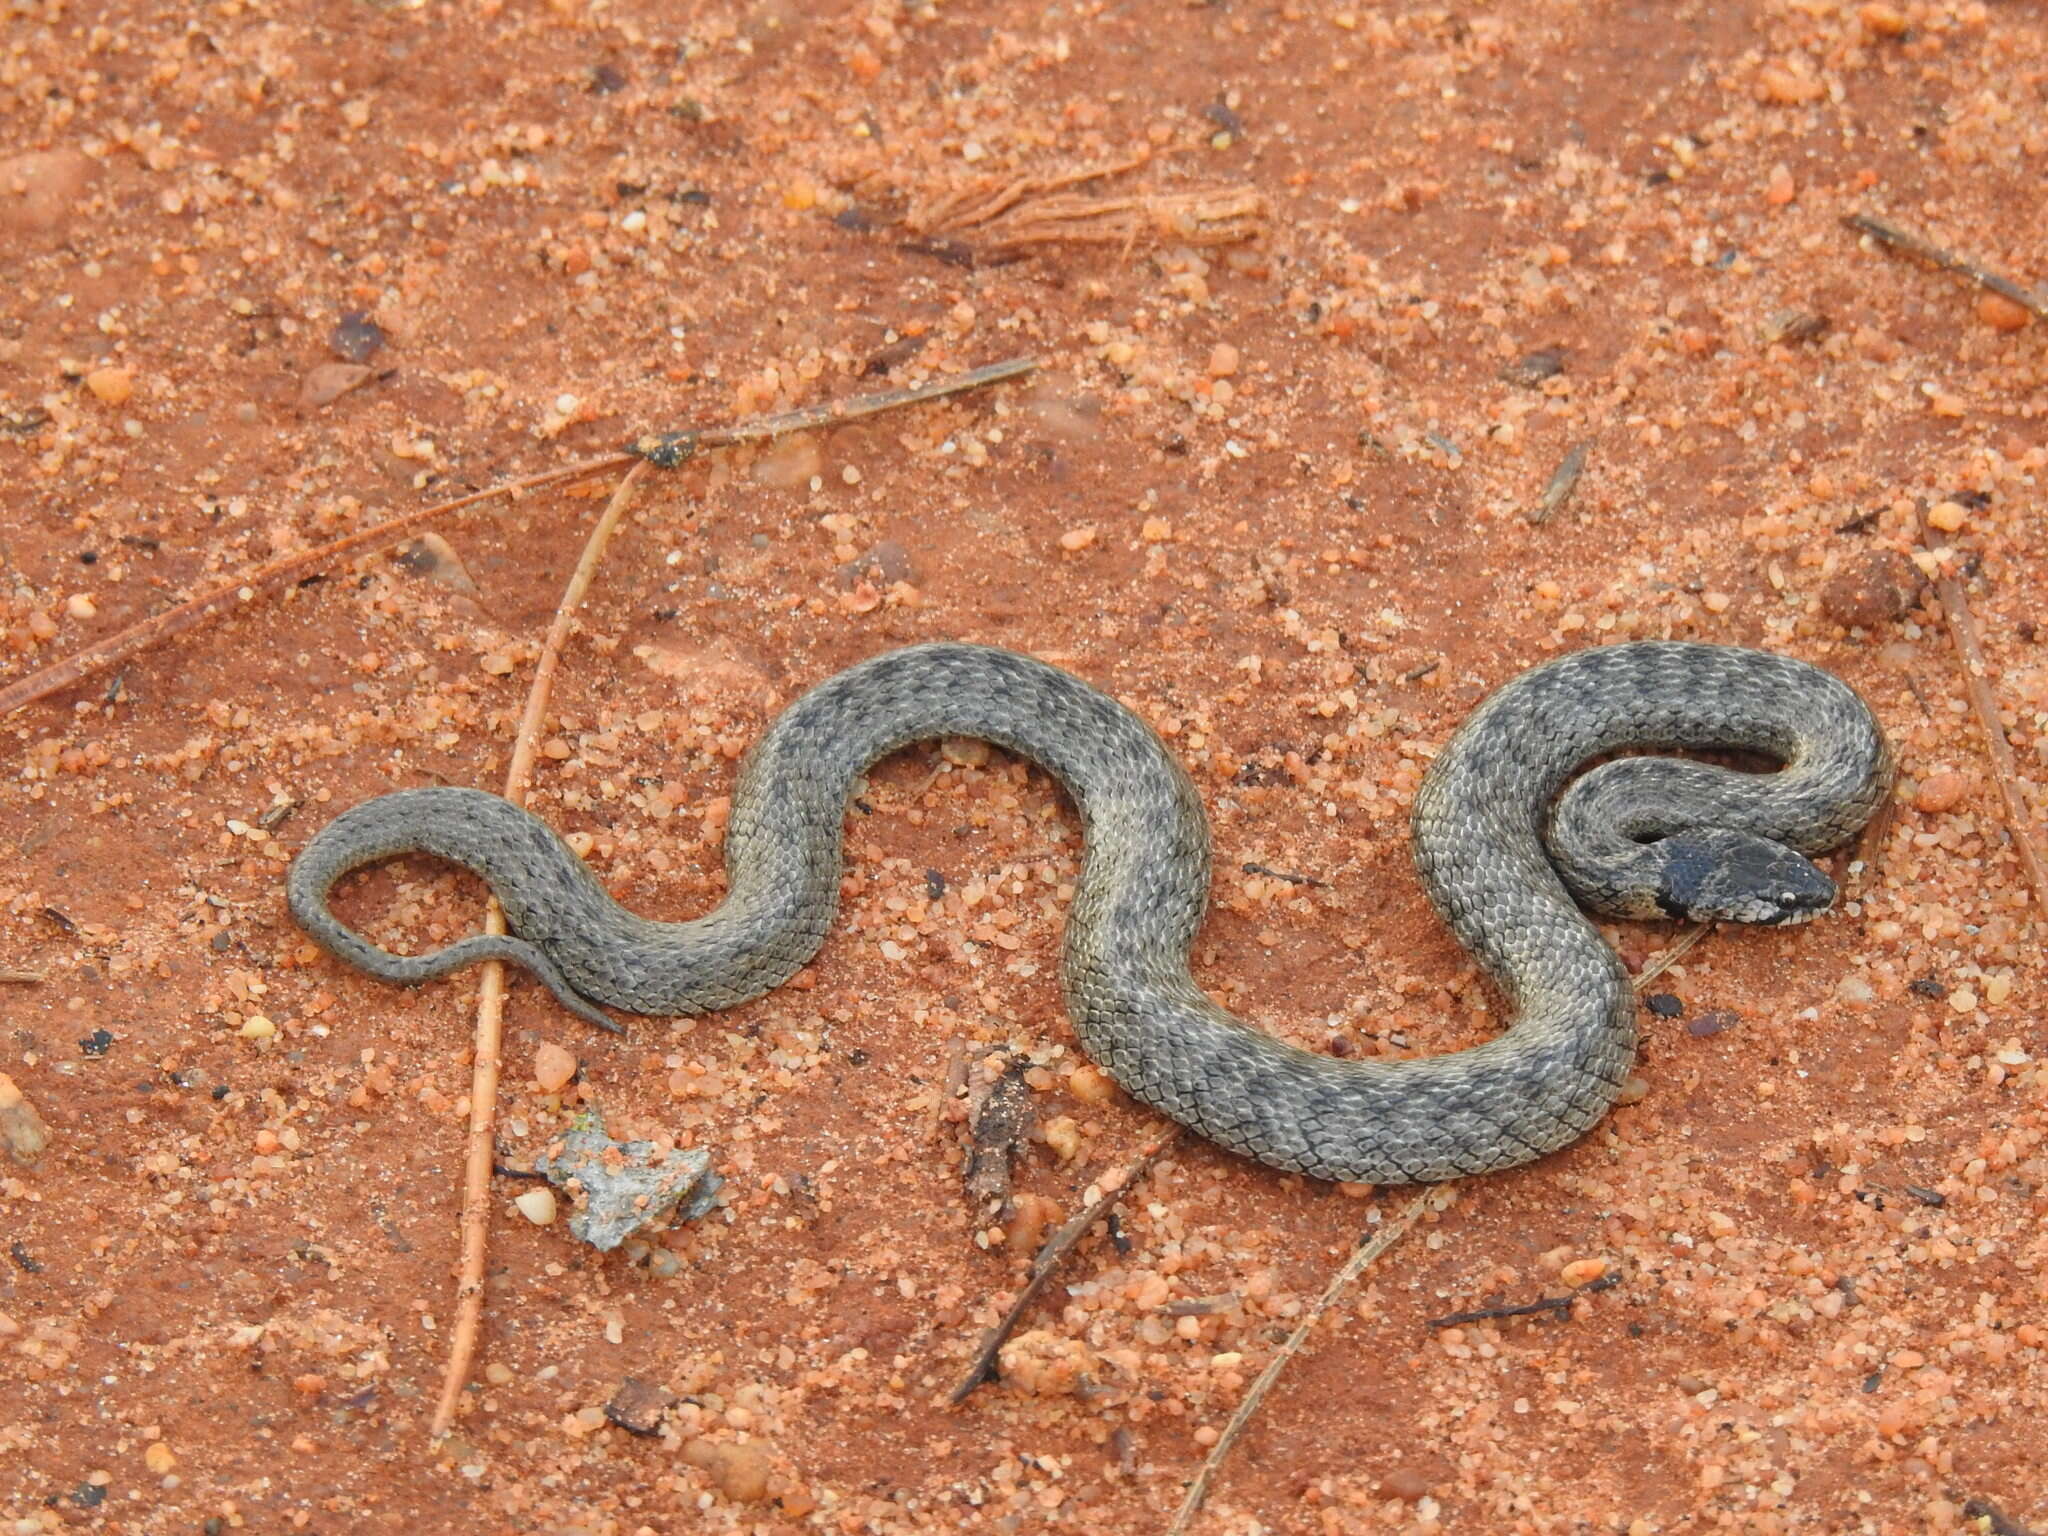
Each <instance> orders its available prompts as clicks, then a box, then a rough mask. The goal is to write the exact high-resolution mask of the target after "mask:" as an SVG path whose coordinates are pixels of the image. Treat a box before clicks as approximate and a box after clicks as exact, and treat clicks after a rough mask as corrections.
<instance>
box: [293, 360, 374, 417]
mask: <svg viewBox="0 0 2048 1536" xmlns="http://www.w3.org/2000/svg"><path fill="white" fill-rule="evenodd" d="M374 371H375V370H374V369H370V368H365V367H364V366H363V365H362V364H361V363H318V364H315V365H314V366H313V367H311V368H308V369H307V370H306V376H305V377H304V378H302V379H300V380H299V409H300V410H302V411H317V410H319V409H320V408H321V407H322V406H323V405H330V404H332V403H333V402H334V401H336V400H339V399H340V398H341V397H342V396H343V395H345V394H347V393H348V392H349V391H350V390H352V389H354V388H355V387H356V386H357V385H359V384H362V383H364V382H366V381H367V380H368V379H369V378H370V376H371V374H372V373H373V372H374Z"/></svg>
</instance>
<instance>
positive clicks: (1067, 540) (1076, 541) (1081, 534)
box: [1060, 523, 1095, 555]
mask: <svg viewBox="0 0 2048 1536" xmlns="http://www.w3.org/2000/svg"><path fill="white" fill-rule="evenodd" d="M1094 542H1095V525H1094V524H1093V523H1090V524H1089V525H1088V526H1086V527H1085V528H1069V529H1068V530H1067V531H1066V532H1065V533H1063V534H1061V535H1060V548H1061V549H1064V550H1065V551H1066V552H1067V553H1068V554H1070V555H1071V554H1078V553H1080V552H1081V551H1082V550H1084V549H1086V548H1087V547H1088V546H1089V545H1090V544H1093V543H1094Z"/></svg>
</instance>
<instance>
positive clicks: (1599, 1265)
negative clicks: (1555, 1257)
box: [1557, 1259, 1607, 1291]
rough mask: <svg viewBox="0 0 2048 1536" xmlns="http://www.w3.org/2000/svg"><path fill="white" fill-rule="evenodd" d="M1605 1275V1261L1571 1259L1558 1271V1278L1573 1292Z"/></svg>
mask: <svg viewBox="0 0 2048 1536" xmlns="http://www.w3.org/2000/svg"><path fill="white" fill-rule="evenodd" d="M1606 1273H1607V1261H1606V1260H1605V1259H1573V1260H1572V1261H1571V1262H1570V1263H1569V1264H1567V1265H1565V1267H1564V1268H1563V1269H1561V1270H1559V1271H1558V1276H1557V1277H1558V1278H1559V1279H1560V1280H1562V1281H1563V1282H1564V1283H1565V1284H1566V1285H1568V1286H1570V1287H1571V1288H1572V1289H1573V1290H1575V1291H1576V1290H1579V1289H1581V1288H1582V1287H1584V1286H1588V1285H1591V1284H1592V1283H1593V1282H1594V1281H1595V1280H1598V1279H1601V1278H1602V1277H1603V1276H1605V1275H1606Z"/></svg>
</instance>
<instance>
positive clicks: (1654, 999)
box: [1643, 992, 1685, 1019]
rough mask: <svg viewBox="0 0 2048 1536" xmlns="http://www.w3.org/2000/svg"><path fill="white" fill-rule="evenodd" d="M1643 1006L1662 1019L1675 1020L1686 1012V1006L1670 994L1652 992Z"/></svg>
mask: <svg viewBox="0 0 2048 1536" xmlns="http://www.w3.org/2000/svg"><path fill="white" fill-rule="evenodd" d="M1643 1006H1644V1007H1645V1008H1647V1009H1649V1010H1650V1012H1652V1013H1653V1014H1655V1015H1656V1016H1657V1017H1658V1018H1660V1019H1675V1018H1677V1017H1678V1016H1679V1015H1680V1014H1681V1013H1683V1012H1685V1004H1683V1003H1681V1002H1680V1001H1679V1000H1678V999H1677V998H1676V997H1674V996H1672V995H1671V994H1670V993H1669V992H1652V993H1651V994H1650V995H1649V996H1648V997H1646V998H1644V999H1643Z"/></svg>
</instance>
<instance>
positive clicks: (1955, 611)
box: [1919, 501, 2048, 912]
mask: <svg viewBox="0 0 2048 1536" xmlns="http://www.w3.org/2000/svg"><path fill="white" fill-rule="evenodd" d="M1919 516H1920V538H1921V542H1923V543H1924V544H1925V545H1926V546H1927V548H1928V549H1929V550H1930V551H1932V550H1933V549H1935V548H1936V547H1937V546H1938V545H1939V544H1940V542H1941V541H1940V539H1939V538H1938V537H1937V535H1936V533H1935V530H1934V527H1933V525H1932V524H1930V523H1929V522H1928V521H1927V504H1926V503H1925V502H1924V501H1923V502H1921V503H1920V506H1919ZM1934 592H1935V596H1937V597H1938V598H1940V600H1941V612H1942V616H1943V618H1945V619H1946V620H1947V622H1948V634H1949V639H1951V640H1953V641H1954V642H1955V647H1956V660H1957V661H1958V662H1959V663H1960V664H1961V666H1962V669H1963V687H1964V689H1965V691H1967V692H1968V693H1969V695H1970V706H1971V708H1972V709H1974V710H1975V711H1976V713H1977V724H1978V725H1979V726H1981V727H1982V728H1983V731H1984V750H1985V754H1986V755H1987V756H1988V757H1989V758H1990V759H1991V780H1992V782H1993V783H1994V784H1996V785H1997V786H1998V799H1999V802H2000V804H2002V805H2003V806H2004V807H2005V830H2006V835H2007V836H2009V837H2010V838H2011V839H2012V846H2013V851H2014V852H2015V853H2017V854H2018V855H2019V860H2020V869H2021V871H2022V872H2023V873H2024V874H2025V875H2026V877H2027V887H2028V889H2029V890H2031V891H2032V892H2033V895H2034V908H2035V910H2036V912H2039V911H2040V910H2041V909H2042V908H2043V907H2044V906H2048V873H2044V872H2043V870H2042V868H2041V854H2040V850H2039V849H2037V848H2036V847H2035V846H2034V822H2033V818H2032V817H2031V816H2030V815H2028V813H2027V803H2026V801H2025V800H2024V799H2023V798H2021V795H2020V790H2019V784H2018V777H2019V766H2018V764H2017V763H2015V762H2014V760H2013V755H2012V744H2011V743H2010V742H2008V741H2007V740H2006V739H2005V725H2004V723H2003V722H2002V721H2000V720H1999V718H1998V700H1997V698H1996V697H1995V696H1994V695H1993V694H1992V692H1991V684H1990V682H1989V681H1987V680H1986V672H1987V670H1988V669H1987V668H1986V667H1985V665H1984V648H1983V647H1982V646H1981V645H1979V644H1978V643H1977V621H1976V620H1975V619H1974V618H1972V617H1971V616H1970V603H1969V599H1968V598H1966V597H1965V596H1964V595H1963V584H1962V583H1961V582H1960V581H1958V580H1956V578H1955V577H1953V576H1951V575H1949V574H1948V573H1947V572H1946V571H1944V572H1942V573H1941V574H1939V575H1937V576H1936V577H1935V578H1934Z"/></svg>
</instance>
